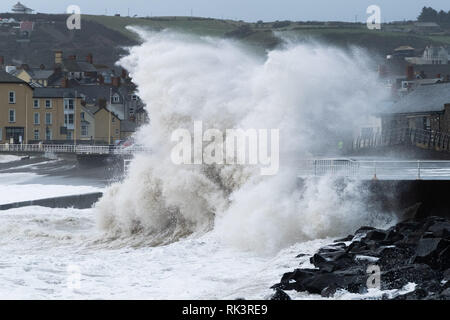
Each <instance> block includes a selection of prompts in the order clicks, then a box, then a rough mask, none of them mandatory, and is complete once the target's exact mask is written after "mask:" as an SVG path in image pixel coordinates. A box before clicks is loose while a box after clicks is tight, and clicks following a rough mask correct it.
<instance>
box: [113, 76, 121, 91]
mask: <svg viewBox="0 0 450 320" xmlns="http://www.w3.org/2000/svg"><path fill="white" fill-rule="evenodd" d="M112 85H113V87H116V88H118V87H120V77H113V78H112Z"/></svg>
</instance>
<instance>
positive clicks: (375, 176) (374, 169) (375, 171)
mask: <svg viewBox="0 0 450 320" xmlns="http://www.w3.org/2000/svg"><path fill="white" fill-rule="evenodd" d="M373 171H374V174H373V180H378V178H377V162H376V161H375V160H374V161H373Z"/></svg>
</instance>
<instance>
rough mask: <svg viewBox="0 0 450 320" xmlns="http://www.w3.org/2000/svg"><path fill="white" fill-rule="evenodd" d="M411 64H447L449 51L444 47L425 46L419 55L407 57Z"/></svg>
mask: <svg viewBox="0 0 450 320" xmlns="http://www.w3.org/2000/svg"><path fill="white" fill-rule="evenodd" d="M405 59H406V61H408V62H410V63H412V64H448V63H449V53H448V50H447V49H446V48H444V47H433V46H427V47H426V48H425V50H424V52H423V55H422V56H421V57H407V58H405Z"/></svg>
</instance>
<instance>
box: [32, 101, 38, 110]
mask: <svg viewBox="0 0 450 320" xmlns="http://www.w3.org/2000/svg"><path fill="white" fill-rule="evenodd" d="M33 108H35V109H37V108H39V100H38V99H34V100H33Z"/></svg>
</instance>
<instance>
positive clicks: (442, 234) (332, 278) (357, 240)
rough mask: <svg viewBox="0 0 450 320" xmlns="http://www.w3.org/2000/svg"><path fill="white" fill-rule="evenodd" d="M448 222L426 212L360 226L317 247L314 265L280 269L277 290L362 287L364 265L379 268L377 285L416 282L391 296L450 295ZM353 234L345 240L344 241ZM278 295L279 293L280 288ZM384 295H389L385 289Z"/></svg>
mask: <svg viewBox="0 0 450 320" xmlns="http://www.w3.org/2000/svg"><path fill="white" fill-rule="evenodd" d="M449 227H450V222H449V220H447V219H443V218H437V217H428V218H426V219H424V220H421V221H417V220H409V221H403V222H401V223H399V224H397V225H396V226H394V227H391V228H389V229H388V230H386V231H384V230H379V229H375V228H372V227H362V228H360V229H359V230H357V231H356V232H355V236H354V237H353V236H348V237H347V238H344V239H339V241H335V243H334V244H331V245H328V246H325V247H323V248H321V249H320V250H319V251H318V252H317V253H316V254H314V255H313V256H312V257H311V258H310V262H311V263H312V264H313V265H314V266H315V267H316V268H317V269H296V270H294V271H293V272H288V273H285V274H284V275H283V277H282V279H281V281H280V283H278V284H276V285H274V286H273V288H274V289H276V290H280V291H281V290H287V291H289V290H297V291H308V292H310V293H314V294H321V295H322V296H323V297H332V296H333V295H334V294H335V293H336V291H337V290H347V291H349V292H352V293H364V292H367V280H368V277H369V274H368V273H367V270H368V269H367V268H368V267H369V266H371V267H372V266H373V265H376V266H377V267H379V268H380V271H381V274H380V282H381V289H382V290H393V289H402V288H404V287H405V285H408V284H411V283H414V284H415V285H416V287H415V289H414V290H413V291H412V292H409V293H407V294H404V295H400V296H397V297H396V298H395V299H404V300H409V299H414V300H416V299H436V300H441V299H443V300H448V299H450V295H449V294H450V292H449V290H450V289H449V287H450V269H449V268H450V245H449V244H450V239H449V233H450V228H449ZM349 239H351V240H352V242H351V243H350V244H349V245H348V246H347V244H346V243H344V242H347V241H349ZM275 295H277V296H280V297H282V296H283V295H282V294H281V293H280V292H278V291H277V292H276V294H275ZM384 296H385V297H386V298H387V297H389V296H390V295H384Z"/></svg>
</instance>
